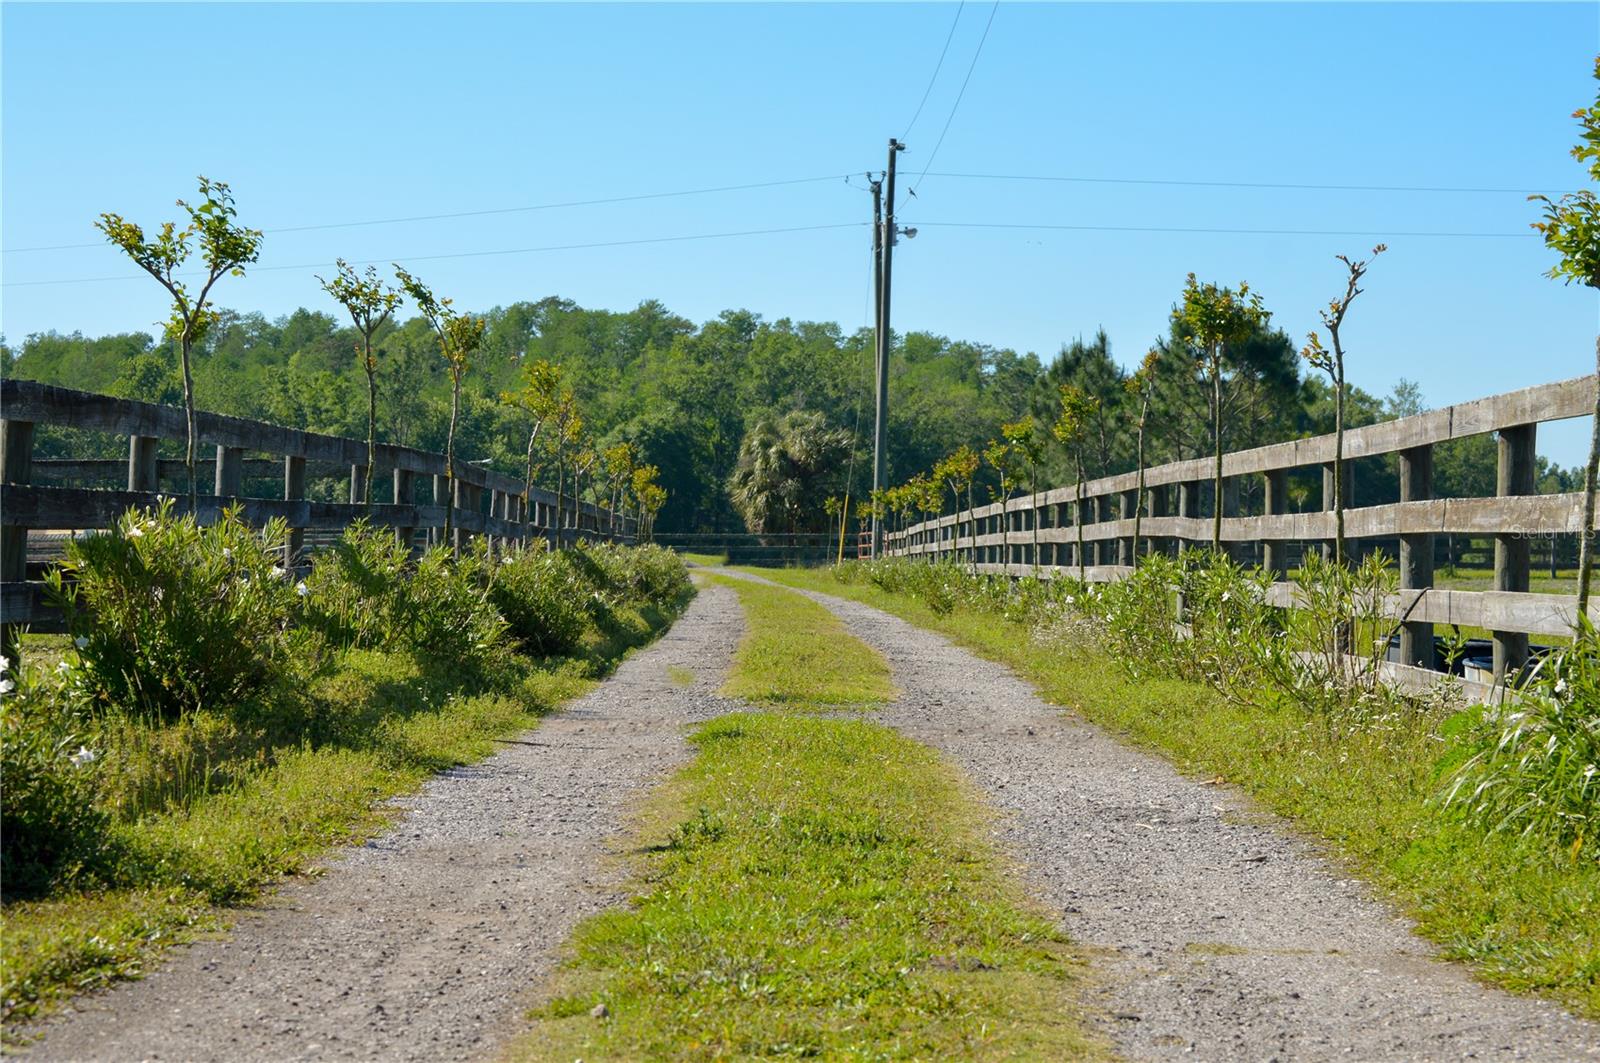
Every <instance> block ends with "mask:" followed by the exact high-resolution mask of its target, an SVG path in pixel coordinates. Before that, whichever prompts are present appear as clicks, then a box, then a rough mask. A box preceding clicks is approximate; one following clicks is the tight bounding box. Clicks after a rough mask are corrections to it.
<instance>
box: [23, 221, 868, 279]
mask: <svg viewBox="0 0 1600 1063" xmlns="http://www.w3.org/2000/svg"><path fill="white" fill-rule="evenodd" d="M868 224H869V223H868V222H864V221H845V222H833V223H830V224H826V225H792V226H788V227H786V228H781V229H744V230H741V231H738V232H727V233H695V234H693V235H690V236H652V237H643V238H640V239H636V240H603V241H599V242H596V243H587V244H551V245H548V246H546V247H509V248H503V249H498V250H493V251H452V252H449V253H446V254H438V255H392V256H389V257H385V258H373V259H366V260H364V261H361V262H353V263H351V265H355V266H381V265H383V264H385V263H388V262H435V261H438V260H440V259H447V258H485V257H489V256H493V255H530V254H535V253H538V252H543V251H581V250H587V249H590V248H600V247H631V246H634V245H638V244H673V243H682V242H684V241H687V240H726V239H731V238H733V237H740V236H771V235H775V234H779V233H804V232H818V231H821V230H824V229H859V228H863V227H865V226H866V225H868ZM331 265H333V263H332V262H326V261H324V262H303V263H299V264H297V265H293V266H252V267H250V269H249V271H250V272H252V273H272V272H277V271H280V270H296V269H317V268H320V267H323V266H331ZM144 276H145V274H142V273H125V274H121V275H118V276H115V277H71V278H60V279H56V280H43V281H6V282H5V284H4V285H3V287H6V288H22V287H31V286H35V285H41V284H94V283H99V282H101V281H125V280H138V279H140V278H142V277H144ZM180 276H184V277H197V276H203V274H199V273H185V274H180Z"/></svg>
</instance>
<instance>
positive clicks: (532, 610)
mask: <svg viewBox="0 0 1600 1063" xmlns="http://www.w3.org/2000/svg"><path fill="white" fill-rule="evenodd" d="M595 593H596V591H595V588H594V587H593V586H592V585H591V584H590V583H589V582H588V581H587V580H585V579H584V578H583V576H582V574H581V573H580V571H579V569H578V567H577V566H576V565H575V564H573V562H572V561H571V559H570V558H568V557H567V555H566V554H564V553H561V552H556V551H549V550H544V549H542V548H534V549H525V550H519V551H516V552H514V553H508V554H505V555H503V556H502V557H501V558H500V560H499V562H498V563H496V564H494V565H492V566H490V582H489V601H490V602H491V603H492V604H493V605H494V607H495V608H496V609H497V610H499V612H500V615H501V616H502V617H504V618H505V621H506V629H507V633H508V634H509V635H510V636H511V638H513V639H515V640H516V641H517V643H518V644H519V645H520V646H521V647H522V648H523V649H524V650H526V651H528V652H529V653H533V654H536V655H538V656H541V657H547V656H551V655H554V654H560V653H570V652H571V651H573V650H575V649H577V648H578V646H579V645H580V643H581V642H582V639H583V633H584V632H585V631H586V630H588V613H587V610H586V608H585V606H586V603H587V601H588V599H589V598H590V597H591V596H592V595H593V594H595Z"/></svg>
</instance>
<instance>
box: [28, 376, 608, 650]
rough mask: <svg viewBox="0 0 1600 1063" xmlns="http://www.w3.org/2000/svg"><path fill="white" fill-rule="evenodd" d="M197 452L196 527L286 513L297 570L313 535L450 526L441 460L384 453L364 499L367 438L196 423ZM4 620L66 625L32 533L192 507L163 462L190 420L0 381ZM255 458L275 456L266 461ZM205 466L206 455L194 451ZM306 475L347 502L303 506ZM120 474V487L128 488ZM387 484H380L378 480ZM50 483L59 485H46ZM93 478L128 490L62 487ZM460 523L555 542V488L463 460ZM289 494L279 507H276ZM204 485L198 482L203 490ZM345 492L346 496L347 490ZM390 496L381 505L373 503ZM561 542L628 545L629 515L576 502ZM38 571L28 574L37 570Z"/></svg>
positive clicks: (488, 532) (404, 450)
mask: <svg viewBox="0 0 1600 1063" xmlns="http://www.w3.org/2000/svg"><path fill="white" fill-rule="evenodd" d="M41 426H54V427H59V428H70V429H79V430H85V431H90V432H99V433H106V434H111V435H117V436H126V437H127V438H128V458H127V460H126V461H122V460H120V459H87V460H74V459H41V460H39V461H35V460H34V458H33V441H34V436H35V430H36V428H38V427H41ZM195 427H196V433H197V442H203V443H205V444H206V445H208V446H214V447H215V448H216V449H215V457H214V458H213V459H210V460H206V461H203V462H202V461H199V460H197V462H196V465H197V474H196V475H197V477H198V476H199V475H200V472H199V470H202V469H203V470H204V471H205V472H207V473H209V477H208V478H209V481H210V488H211V493H209V494H207V495H205V496H204V497H202V498H200V499H199V500H198V504H197V507H196V508H197V515H198V516H199V518H200V519H201V520H215V519H216V517H217V515H218V514H219V513H220V512H221V511H222V509H223V508H224V507H227V506H231V505H235V504H237V505H239V506H240V507H241V508H242V509H243V513H244V517H245V519H246V520H248V521H250V522H252V523H258V524H259V523H265V522H266V521H268V520H271V519H272V518H274V517H281V518H283V519H284V521H285V522H286V523H287V524H288V525H289V528H290V535H289V539H290V541H289V547H288V550H289V555H290V556H289V558H288V559H287V560H288V561H289V563H290V564H291V566H292V565H294V564H296V563H298V562H299V561H300V560H301V559H302V558H303V555H304V551H305V549H306V546H307V536H308V534H309V535H310V536H312V537H313V538H316V537H319V536H320V537H326V536H329V535H334V534H337V533H338V532H339V531H340V530H342V529H343V528H344V527H346V526H347V525H349V524H350V523H352V522H353V521H355V520H356V519H358V518H361V517H366V518H368V519H369V520H370V521H371V522H372V523H373V524H374V525H378V526H382V527H389V528H394V529H395V530H396V533H397V534H398V535H399V536H401V538H403V539H405V540H406V541H408V542H411V543H413V544H414V543H416V542H417V541H418V537H419V536H423V537H425V538H426V540H427V541H437V540H438V539H439V538H440V531H441V529H442V528H443V527H444V524H445V513H446V505H445V503H446V497H445V493H446V484H447V482H448V481H447V480H446V477H445V458H444V455H442V454H433V453H429V452H427V451H421V450H414V449H412V448H409V447H398V446H392V445H389V444H379V445H378V446H377V448H376V452H375V454H374V460H373V471H374V478H375V481H377V482H375V483H374V488H375V489H374V492H373V497H374V504H373V506H372V508H371V510H370V512H369V511H368V509H367V507H366V506H365V505H364V504H362V503H363V500H364V499H365V498H366V483H365V476H366V462H367V444H366V441H365V440H359V439H345V438H342V437H340V436H330V435H320V434H318V433H315V432H301V431H297V430H295V429H293V428H284V427H282V426H280V425H274V424H266V423H264V422H261V421H250V420H245V419H243V418H238V417H226V416H223V415H220V414H214V413H197V414H196V426H195ZM0 429H3V434H0V623H3V624H4V625H5V626H6V627H7V628H8V629H9V628H12V627H13V626H14V625H19V624H27V625H31V626H32V627H33V628H34V629H35V630H50V629H51V628H52V627H53V626H54V625H55V624H56V623H57V622H58V619H59V618H57V617H56V616H55V615H54V613H53V610H51V609H50V608H49V607H48V606H47V605H46V603H45V602H44V600H43V596H42V594H41V593H40V587H41V585H40V583H39V582H38V581H37V580H36V579H30V578H29V577H30V576H32V575H37V572H30V571H29V563H28V556H29V541H28V540H29V534H30V533H35V537H36V538H42V537H43V536H41V535H39V534H38V533H41V532H45V531H50V532H53V533H55V537H56V538H60V535H61V533H62V532H68V533H71V532H77V531H83V530H95V529H103V528H108V527H111V526H112V524H114V523H115V521H116V520H117V519H118V518H119V517H120V516H121V515H122V514H123V513H124V512H126V511H127V510H128V509H129V508H130V507H141V508H146V507H152V506H155V505H156V504H157V503H158V502H159V501H160V499H161V498H162V497H163V494H162V487H163V484H164V483H165V484H167V485H169V486H168V490H167V496H168V497H172V498H173V500H174V504H175V506H176V507H177V508H178V509H179V510H180V511H183V510H186V509H187V502H188V500H187V495H188V486H187V474H186V472H185V467H184V463H183V461H182V460H173V459H170V458H159V457H158V453H157V448H158V445H159V443H160V441H161V440H163V439H168V440H180V441H181V440H184V439H186V438H187V428H186V422H185V415H184V411H183V410H182V409H181V408H178V407H173V406H160V405H155V404H153V403H148V402H135V401H133V400H129V399H118V398H112V397H110V396H107V395H96V394H93V393H91V392H85V391H74V390H72V389H70V388H60V387H52V386H49V385H46V384H39V383H35V382H33V381H28V380H4V381H0ZM247 455H270V456H271V457H270V458H269V459H263V458H260V457H247ZM197 458H198V455H197ZM308 469H310V470H311V471H312V473H313V474H314V473H316V472H319V471H322V470H327V471H331V472H332V473H333V474H334V475H336V476H338V477H339V478H340V480H341V481H343V480H345V479H348V483H349V494H348V499H349V500H348V501H341V502H319V501H312V500H309V499H308V498H307V497H306V494H307V480H308ZM123 474H125V481H124V479H123ZM380 474H381V476H382V478H383V480H387V481H388V482H387V484H384V483H383V482H382V480H377V478H378V476H379V475H380ZM268 478H271V479H270V482H271V483H272V489H273V496H272V497H263V496H260V495H252V494H250V493H248V490H247V488H248V487H250V486H259V485H263V484H265V483H267V482H269V480H268ZM43 481H55V482H43ZM60 481H66V482H67V483H68V484H83V483H89V484H93V483H96V482H107V481H109V482H118V483H121V482H125V483H126V489H117V488H110V487H97V486H63V485H62V484H61V482H60ZM454 484H455V488H454V496H455V498H454V503H455V505H454V512H453V514H452V526H453V529H454V534H455V536H457V537H458V541H462V540H465V539H468V538H470V537H472V536H480V535H481V536H490V537H492V538H495V539H504V540H522V539H526V538H529V537H546V536H551V535H552V525H553V524H554V522H555V516H556V508H557V507H556V496H555V494H554V493H553V492H549V491H544V490H542V489H537V488H536V489H534V491H533V492H532V493H531V494H525V493H524V490H523V482H522V479H521V478H520V477H512V476H506V475H504V474H502V473H498V472H493V471H491V470H487V469H484V468H481V467H479V466H477V465H473V464H471V463H467V462H462V461H461V460H460V459H459V458H458V459H457V462H456V475H455V477H454ZM279 485H281V497H276V495H277V490H278V486H279ZM205 489H206V485H205V484H204V482H202V485H201V490H205ZM342 493H343V491H342V482H341V484H340V494H342ZM380 499H384V501H379V500H380ZM562 510H563V514H562V523H563V524H564V525H566V527H564V528H563V529H561V530H560V533H559V537H560V538H561V539H562V541H572V540H574V539H577V538H587V539H606V538H617V539H624V540H628V539H631V538H632V537H633V535H634V533H635V531H636V527H635V522H634V521H633V519H632V518H626V519H622V518H619V519H617V520H615V521H613V520H612V516H611V514H610V513H609V512H608V511H606V510H603V509H599V508H597V507H596V506H594V505H592V504H589V503H583V504H582V505H581V506H577V507H574V505H573V502H572V500H571V499H567V500H565V502H564V504H563V506H562ZM37 567H38V564H37V562H36V563H35V565H34V568H35V569H37Z"/></svg>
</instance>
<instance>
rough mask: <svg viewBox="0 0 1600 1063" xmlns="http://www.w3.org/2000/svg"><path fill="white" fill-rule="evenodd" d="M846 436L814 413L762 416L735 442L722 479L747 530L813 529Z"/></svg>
mask: <svg viewBox="0 0 1600 1063" xmlns="http://www.w3.org/2000/svg"><path fill="white" fill-rule="evenodd" d="M850 447H851V440H850V434H849V433H848V432H845V431H843V430H842V429H838V428H832V427H829V425H828V423H827V419H826V418H825V417H824V416H823V415H822V414H821V413H820V412H818V411H815V410H794V411H792V412H790V413H786V414H782V415H781V416H780V415H776V414H773V413H771V412H768V413H764V414H762V415H760V416H758V417H757V418H756V421H755V423H754V424H753V425H752V426H751V427H750V430H749V431H748V432H747V433H746V434H745V437H744V440H743V441H742V442H741V443H740V444H739V458H738V462H737V463H736V464H735V466H734V470H733V474H732V475H731V476H730V477H729V479H728V492H729V497H730V498H731V499H732V502H733V506H734V509H735V510H737V511H738V513H739V515H740V516H741V517H742V518H743V519H744V523H745V527H746V528H748V529H749V530H750V531H753V532H775V531H786V532H800V531H817V530H818V526H819V524H820V522H819V520H818V517H819V516H822V515H823V513H822V500H823V499H824V498H826V497H828V495H830V494H832V493H834V490H833V489H834V488H836V487H837V486H838V480H839V471H840V469H841V468H842V467H843V465H844V463H845V461H846V460H847V459H848V458H849V455H850Z"/></svg>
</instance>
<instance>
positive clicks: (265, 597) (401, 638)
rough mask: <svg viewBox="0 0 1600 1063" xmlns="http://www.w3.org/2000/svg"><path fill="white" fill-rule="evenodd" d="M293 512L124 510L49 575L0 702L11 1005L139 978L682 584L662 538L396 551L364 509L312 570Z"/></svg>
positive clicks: (674, 596)
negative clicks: (39, 622)
mask: <svg viewBox="0 0 1600 1063" xmlns="http://www.w3.org/2000/svg"><path fill="white" fill-rule="evenodd" d="M283 538H284V529H283V528H282V527H281V526H280V525H269V526H268V527H266V528H265V529H259V528H251V527H248V526H246V525H245V524H243V523H242V522H241V521H240V520H238V519H237V518H236V517H235V516H233V515H231V514H230V515H228V516H226V517H225V518H224V519H223V520H222V521H220V522H219V523H216V524H213V525H210V526H206V527H202V526H198V525H196V523H195V522H194V521H193V519H192V518H189V517H186V516H184V517H180V516H174V515H173V513H172V512H171V511H170V509H167V508H162V509H159V510H156V511H149V512H141V511H130V512H129V513H128V514H126V515H125V516H124V517H123V518H122V519H121V520H120V521H119V522H118V524H117V526H116V528H115V529H113V530H111V531H110V532H108V533H106V534H104V535H100V536H95V537H91V538H87V539H82V540H77V541H75V542H73V543H72V544H71V546H70V547H69V553H68V557H67V559H66V562H65V563H64V564H63V566H62V567H61V570H60V571H59V572H56V573H53V574H52V576H51V581H52V587H53V592H54V595H55V597H56V598H57V600H58V601H59V602H60V604H61V605H62V606H63V608H64V610H65V613H66V615H67V618H68V621H69V625H70V629H71V633H70V634H69V635H68V636H65V637H59V636H28V637H26V638H25V640H24V651H25V660H24V661H23V662H16V661H7V662H6V666H7V668H6V671H5V674H4V677H3V678H4V687H5V691H6V693H5V697H4V699H3V700H0V753H3V765H0V770H3V772H4V776H5V787H4V791H3V810H0V812H3V816H4V820H5V833H4V835H3V845H0V873H3V883H4V899H5V904H4V908H3V913H0V919H3V925H0V929H3V932H4V936H5V941H6V948H5V950H4V954H3V958H0V965H3V967H0V969H3V1000H4V1018H5V1019H6V1021H7V1022H8V1023H12V1022H15V1021H16V1020H19V1019H23V1018H26V1017H28V1016H30V1015H33V1014H35V1013H37V1012H38V1011H39V1010H40V1009H41V1008H42V1007H45V1006H47V1005H48V1004H49V1003H50V1002H51V1001H53V1000H55V999H57V998H59V997H61V996H63V995H65V994H69V993H73V992H77V991H81V990H85V989H91V988H94V987H97V986H100V985H103V984H105V983H107V982H110V981H113V980H115V979H118V978H125V977H130V976H136V975H138V974H139V973H140V972H141V971H142V970H143V969H144V967H145V966H146V965H147V964H148V963H149V962H150V961H151V959H152V956H153V954H154V952H155V950H157V949H159V948H160V947H161V946H163V945H165V944H167V943H169V942H171V941H173V940H175V939H181V938H182V937H183V936H185V935H186V934H189V933H192V932H194V931H195V930H198V929H204V928H212V927H216V926H218V925H219V924H220V920H221V918H222V916H223V915H224V914H225V911H224V910H225V908H226V907H227V906H229V905H236V904H240V903H243V902H246V901H248V900H250V899H251V898H252V897H254V896H255V895H256V894H257V893H258V892H259V890H260V889H261V888H262V887H263V886H264V885H267V884H268V883H270V882H271V881H272V880H273V879H274V878H275V877H276V876H279V875H282V874H285V873H288V872H293V871H297V870H301V869H303V868H305V867H306V866H307V864H308V862H309V861H310V860H312V859H313V858H314V857H315V856H317V855H318V854H319V853H321V852H323V851H325V850H326V848H327V847H328V846H330V845H333V844H336V843H340V842H345V841H349V840H352V839H354V838H357V837H360V836H363V835H365V834H370V833H371V832H372V831H374V830H376V829H378V828H380V827H381V826H382V825H383V824H384V823H385V822H386V821H387V813H385V812H383V811H381V810H379V809H378V808H377V802H378V801H380V800H381V799H382V798H384V797H387V796H390V795H393V794H397V793H402V792H405V791H407V790H409V789H412V788H414V787H415V786H417V785H419V784H420V783H421V782H422V781H423V780H424V779H425V778H426V777H427V776H428V775H430V774H432V773H434V772H437V771H439V770H441V769H443V768H446V767H450V766H452V765H457V764H462V763H466V762H469V761H472V760H475V759H478V758H481V757H483V756H485V755H487V754H488V753H489V752H491V751H492V750H493V749H494V747H495V745H494V744H495V740H496V739H498V738H502V737H505V736H507V735H510V734H513V733H515V732H517V731H520V730H523V729H526V728H528V727H530V726H532V725H533V724H534V723H535V722H536V721H537V720H538V718H539V717H540V716H541V715H543V714H544V713H547V712H549V711H550V710H551V709H553V708H555V707H556V706H557V705H558V704H560V703H561V702H562V701H564V700H566V699H568V698H571V697H573V696H575V695H577V694H579V693H581V692H582V691H584V690H585V689H586V688H587V686H588V685H589V684H590V683H592V681H593V680H594V679H595V678H596V677H598V676H599V675H601V674H603V673H604V672H605V671H606V670H607V669H608V668H609V667H610V666H611V664H612V663H614V662H615V661H616V660H617V659H618V658H619V657H620V656H621V655H622V654H623V653H624V652H626V650H627V649H629V648H630V647H633V646H637V645H640V644H642V643H644V642H645V641H648V640H649V639H650V638H651V637H653V636H654V634H655V633H657V632H658V631H660V630H661V629H662V627H663V626H664V625H665V624H666V623H667V622H669V621H670V619H671V618H672V617H673V616H674V615H676V613H677V612H678V611H679V609H680V608H681V607H682V605H683V603H684V602H685V601H686V600H687V597H688V596H689V595H690V594H691V593H692V591H691V589H690V588H689V585H688V582H687V578H686V575H685V572H684V569H683V566H682V564H681V562H679V561H678V560H677V558H676V557H674V556H673V555H672V554H671V553H670V552H668V551H665V550H661V549H659V548H654V547H643V548H624V547H613V546H580V547H577V548H575V549H572V550H566V551H560V552H550V551H546V550H544V549H542V548H535V549H527V550H509V551H501V550H496V551H494V552H493V553H491V552H490V550H489V549H488V547H487V546H486V545H483V544H482V543H481V542H480V543H479V544H478V545H477V546H476V547H474V548H473V549H470V550H466V551H463V553H462V554H461V555H460V556H459V557H453V556H452V555H451V554H450V553H449V552H448V551H446V550H444V549H443V548H436V549H434V550H431V551H429V552H428V553H426V554H425V555H424V556H422V557H421V558H420V559H417V560H413V559H411V557H410V555H409V553H408V551H407V550H406V549H405V548H403V547H402V546H401V545H400V544H398V543H397V542H396V540H395V538H394V536H393V533H392V532H389V531H387V530H381V531H380V530H377V529H372V528H368V527H366V526H364V525H361V524H357V525H355V526H353V527H352V528H350V529H349V530H348V531H347V533H346V534H345V535H344V537H343V539H342V541H341V542H340V543H338V544H337V545H336V546H335V547H333V548H331V549H328V550H325V551H323V552H321V553H319V554H317V555H316V557H315V559H314V561H313V563H312V565H311V568H310V571H309V572H308V573H306V574H305V576H304V578H303V579H297V578H296V577H295V575H294V574H292V573H291V572H289V571H287V570H286V569H284V568H283V567H282V565H281V559H282V553H281V548H282V545H283Z"/></svg>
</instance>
